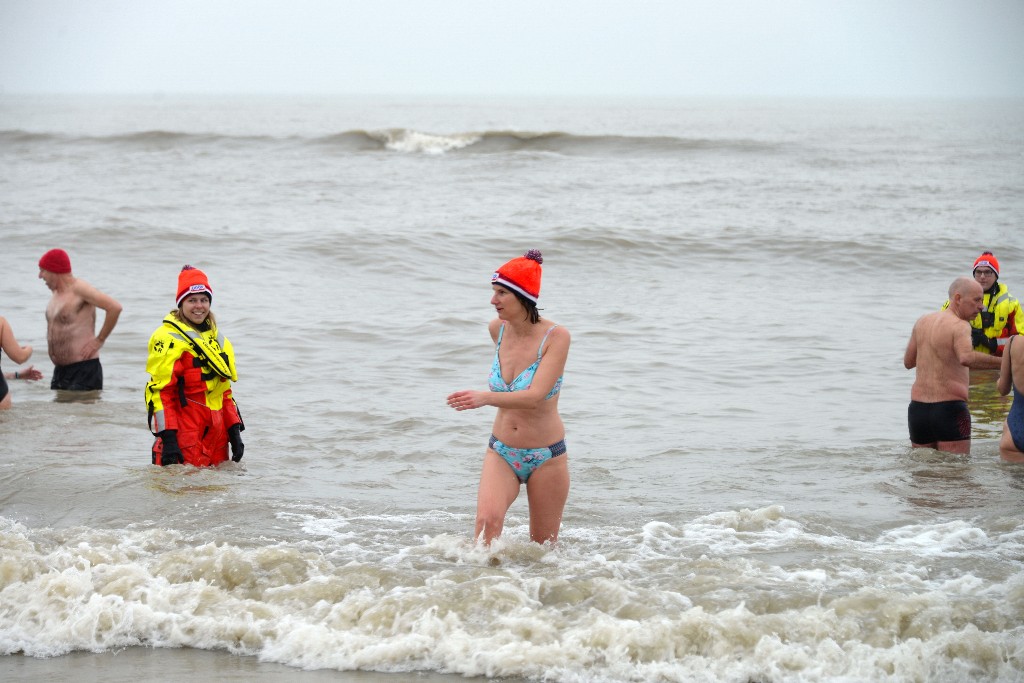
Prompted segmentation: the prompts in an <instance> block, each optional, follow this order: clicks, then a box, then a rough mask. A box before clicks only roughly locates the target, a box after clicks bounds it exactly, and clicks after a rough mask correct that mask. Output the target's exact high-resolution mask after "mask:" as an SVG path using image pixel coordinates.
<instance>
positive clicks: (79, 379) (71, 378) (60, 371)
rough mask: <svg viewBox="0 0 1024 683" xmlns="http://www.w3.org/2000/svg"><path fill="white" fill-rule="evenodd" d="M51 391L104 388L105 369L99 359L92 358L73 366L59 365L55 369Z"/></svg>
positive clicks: (51, 381)
mask: <svg viewBox="0 0 1024 683" xmlns="http://www.w3.org/2000/svg"><path fill="white" fill-rule="evenodd" d="M50 388H51V389H65V390H67V391H94V390H96V389H102V388H103V368H102V367H100V359H99V358H90V359H89V360H83V361H81V362H79V363H72V364H71V365H57V366H54V368H53V379H52V380H50Z"/></svg>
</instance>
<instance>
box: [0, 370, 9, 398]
mask: <svg viewBox="0 0 1024 683" xmlns="http://www.w3.org/2000/svg"><path fill="white" fill-rule="evenodd" d="M10 391H11V390H10V389H9V388H8V387H7V378H6V377H4V373H3V371H2V370H0V401H2V400H4V399H5V398H6V397H7V394H8V393H9V392H10Z"/></svg>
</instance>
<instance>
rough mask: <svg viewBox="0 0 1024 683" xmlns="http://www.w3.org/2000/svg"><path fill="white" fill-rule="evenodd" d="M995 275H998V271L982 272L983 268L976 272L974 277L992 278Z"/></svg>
mask: <svg viewBox="0 0 1024 683" xmlns="http://www.w3.org/2000/svg"><path fill="white" fill-rule="evenodd" d="M995 274H996V271H994V270H982V269H981V268H979V269H978V270H976V271H974V277H979V276H981V277H992V276H994V275H995Z"/></svg>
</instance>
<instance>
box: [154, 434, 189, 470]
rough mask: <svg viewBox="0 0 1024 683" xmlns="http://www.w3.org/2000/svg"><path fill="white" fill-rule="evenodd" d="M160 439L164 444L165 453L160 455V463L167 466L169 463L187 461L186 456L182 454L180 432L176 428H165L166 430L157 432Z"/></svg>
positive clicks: (176, 463) (177, 463)
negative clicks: (179, 444) (179, 439)
mask: <svg viewBox="0 0 1024 683" xmlns="http://www.w3.org/2000/svg"><path fill="white" fill-rule="evenodd" d="M157 436H159V437H160V440H161V441H162V442H163V444H164V449H163V453H161V455H160V464H161V465H163V466H164V467H166V466H167V465H180V464H182V463H183V462H185V458H184V457H183V456H182V455H181V448H179V447H178V432H177V430H174V429H165V430H164V431H162V432H160V433H159V434H157Z"/></svg>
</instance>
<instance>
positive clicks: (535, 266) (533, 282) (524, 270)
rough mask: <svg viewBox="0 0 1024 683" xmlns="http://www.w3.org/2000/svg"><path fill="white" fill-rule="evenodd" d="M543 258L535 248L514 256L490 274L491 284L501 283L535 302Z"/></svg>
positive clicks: (538, 290) (538, 292)
mask: <svg viewBox="0 0 1024 683" xmlns="http://www.w3.org/2000/svg"><path fill="white" fill-rule="evenodd" d="M542 263H544V258H543V257H542V256H541V255H540V252H539V251H538V250H536V249H531V250H530V251H528V252H526V253H525V254H523V255H522V256H520V257H518V258H514V259H512V260H511V261H509V262H508V263H506V264H505V265H503V266H502V267H501V268H498V270H497V271H496V272H495V273H494V275H492V276H491V284H494V285H503V286H505V287H508V288H509V289H512V290H515V291H517V292H519V293H520V294H522V295H523V296H525V297H526V298H527V299H529V300H530V301H532V302H533V303H537V297H539V296H540V264H542Z"/></svg>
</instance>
